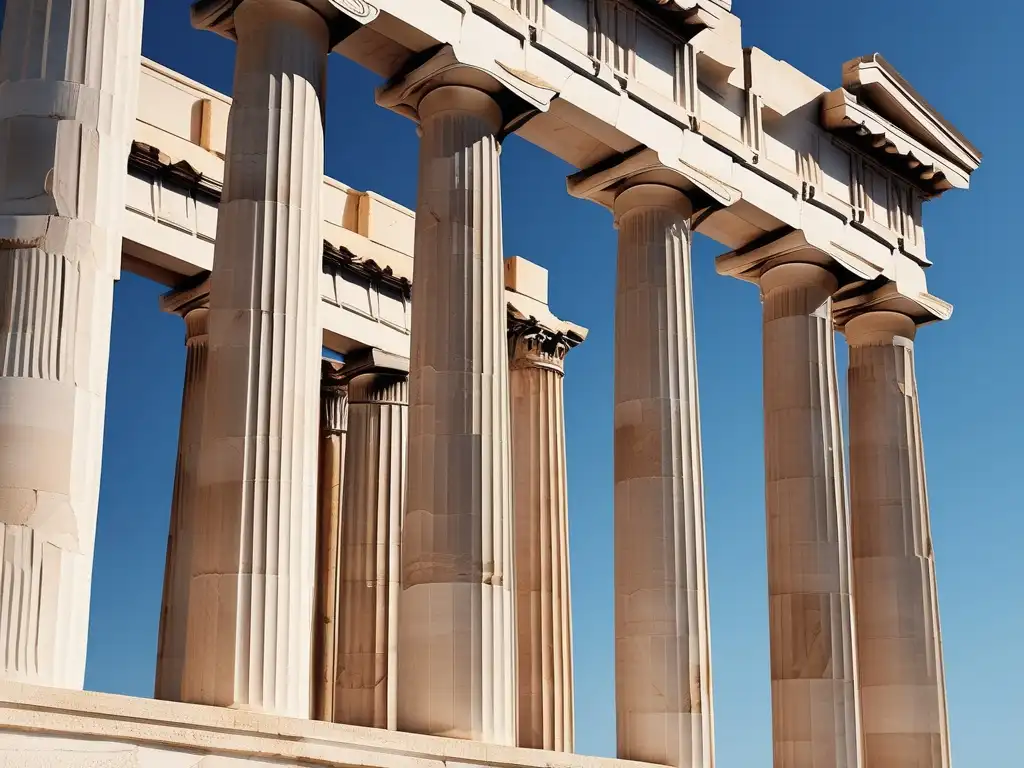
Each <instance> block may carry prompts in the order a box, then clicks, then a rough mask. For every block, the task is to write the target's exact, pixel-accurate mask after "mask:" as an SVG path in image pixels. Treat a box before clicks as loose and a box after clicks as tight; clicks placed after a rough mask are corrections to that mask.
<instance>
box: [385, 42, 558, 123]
mask: <svg viewBox="0 0 1024 768" xmlns="http://www.w3.org/2000/svg"><path fill="white" fill-rule="evenodd" d="M443 85H463V86H467V87H470V88H476V89H477V90H480V91H483V92H485V93H488V94H491V95H492V96H493V97H494V100H495V102H497V104H498V106H499V107H501V111H502V115H503V119H504V123H505V125H504V129H503V135H505V134H508V133H511V132H513V131H515V130H516V129H517V128H519V127H521V126H522V125H523V124H524V123H525V122H526V121H527V120H529V119H530V118H531V117H533V116H534V115H536V114H538V113H541V112H547V111H548V108H549V107H550V105H551V102H552V100H554V98H555V97H556V96H558V89H556V88H555V87H554V86H553V85H551V84H550V83H547V82H544V81H543V80H541V79H540V78H538V77H537V76H536V75H533V74H531V73H529V72H525V71H522V70H520V69H518V68H516V67H515V66H513V65H512V64H510V63H507V62H502V61H499V60H497V59H495V58H494V55H493V52H488V51H486V50H482V49H479V48H477V47H476V45H475V44H474V43H473V42H472V41H466V42H462V43H458V44H456V45H450V44H446V45H442V46H439V47H437V48H434V49H431V50H430V51H429V52H427V53H426V54H425V55H423V56H414V57H412V59H410V61H409V64H408V65H407V66H406V67H405V68H403V69H402V70H400V71H399V72H397V73H396V74H395V76H394V77H392V78H391V79H390V80H389V81H388V82H387V83H385V84H384V85H382V86H380V87H378V88H377V91H376V94H375V98H376V102H377V104H378V105H379V106H382V107H384V108H385V109H390V110H393V111H394V112H397V113H399V114H401V115H404V116H405V117H408V118H410V119H411V120H414V121H416V122H419V114H418V109H419V103H420V101H421V100H422V99H423V97H424V96H426V95H427V94H428V93H429V92H430V91H432V90H433V89H435V88H437V87H440V86H443Z"/></svg>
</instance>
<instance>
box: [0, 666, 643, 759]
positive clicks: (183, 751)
mask: <svg viewBox="0 0 1024 768" xmlns="http://www.w3.org/2000/svg"><path fill="white" fill-rule="evenodd" d="M0 718H2V723H3V725H2V726H0V765H3V766H5V768H251V766H253V765H255V766H258V767H261V766H268V768H269V766H271V765H272V766H274V768H298V767H299V766H310V765H321V766H327V765H333V766H361V767H362V768H477V767H478V768H551V766H558V767H559V768H641V766H643V765H645V764H642V763H632V762H627V761H622V760H613V759H608V758H600V757H585V756H582V755H569V754H562V753H555V752H546V751H543V750H536V749H522V748H519V747H508V746H500V745H495V744H484V743H481V742H476V741H469V740H465V739H447V738H441V737H437V736H424V735H419V734H413V733H399V732H396V731H387V730H383V729H380V728H363V727H359V726H351V725H342V724H339V723H324V722H319V721H315V720H301V719H297V718H290V717H280V716H276V715H268V714H260V713H255V712H247V711H242V710H237V709H228V708H222V707H206V706H199V705H192V704H180V703H176V702H167V701H158V700H154V699H139V698H133V697H129V696H114V695H111V694H102V693H91V692H81V691H66V690H58V689H52V688H42V687H38V686H29V685H20V684H16V683H0Z"/></svg>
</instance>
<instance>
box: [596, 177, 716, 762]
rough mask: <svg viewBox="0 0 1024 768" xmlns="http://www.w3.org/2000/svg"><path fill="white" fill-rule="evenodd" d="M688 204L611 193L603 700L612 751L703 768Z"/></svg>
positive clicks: (707, 724)
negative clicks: (610, 558) (611, 648)
mask: <svg viewBox="0 0 1024 768" xmlns="http://www.w3.org/2000/svg"><path fill="white" fill-rule="evenodd" d="M691 211H692V209H691V206H690V203H689V201H688V200H687V199H686V197H684V196H683V194H682V193H681V192H679V191H677V190H675V189H672V188H670V187H666V186H661V185H656V184H641V185H638V186H634V187H630V188H629V189H627V190H625V191H624V192H622V193H620V194H619V196H618V197H617V199H616V200H615V217H616V223H617V226H618V230H619V266H618V283H617V289H616V300H615V683H616V697H615V698H616V713H617V721H618V756H619V757H620V758H625V759H629V760H641V761H644V762H650V763H659V764H662V765H670V766H675V767H676V768H698V767H700V768H711V766H712V765H713V764H714V756H713V740H714V739H713V735H714V734H713V726H712V705H711V642H710V628H709V623H708V593H707V564H706V557H705V542H704V488H703V473H702V468H701V445H700V414H699V410H698V404H697V357H696V350H695V347H694V330H693V293H692V286H691V279H690V226H689V217H690V215H691Z"/></svg>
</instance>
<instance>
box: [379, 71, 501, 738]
mask: <svg viewBox="0 0 1024 768" xmlns="http://www.w3.org/2000/svg"><path fill="white" fill-rule="evenodd" d="M419 116H420V130H421V134H422V138H421V140H420V169H419V172H420V179H419V201H418V205H417V213H416V246H415V259H416V275H417V276H416V298H415V299H414V300H413V302H412V307H413V309H412V312H413V317H412V359H411V364H410V372H409V387H410V390H409V405H410V413H409V498H408V508H407V511H406V515H405V522H404V524H403V531H402V596H401V600H400V620H399V630H398V631H399V650H398V688H399V690H400V691H401V696H400V697H399V701H398V728H399V729H400V730H403V731H412V732H418V733H429V734H435V735H443V736H453V737H457V738H466V739H474V740H478V741H486V742H491V743H495V744H513V743H514V742H515V737H516V736H515V731H516V716H515V695H516V694H515V682H514V681H515V647H514V645H513V643H514V634H513V633H514V631H515V629H514V626H515V625H514V617H513V612H514V607H513V595H514V590H513V582H512V571H511V565H512V527H511V526H512V487H511V482H510V466H509V465H510V455H509V452H510V444H509V401H508V353H507V346H506V339H505V332H506V317H505V313H506V309H505V294H504V282H503V264H502V249H501V185H500V175H499V171H498V140H497V138H496V134H497V132H498V131H499V130H500V128H501V123H502V118H501V112H500V110H499V108H498V106H497V105H496V104H495V103H494V101H493V100H492V99H491V97H490V96H488V95H487V94H484V93H482V92H480V91H477V90H474V89H471V88H466V87H461V86H445V87H441V88H438V89H437V90H434V91H432V92H430V93H429V94H428V95H427V96H426V97H425V98H424V99H423V101H422V102H421V103H420V107H419Z"/></svg>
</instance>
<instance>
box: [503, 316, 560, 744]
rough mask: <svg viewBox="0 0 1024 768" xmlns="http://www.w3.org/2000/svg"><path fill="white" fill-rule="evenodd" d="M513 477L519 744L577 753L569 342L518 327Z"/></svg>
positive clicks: (512, 377) (513, 346)
mask: <svg viewBox="0 0 1024 768" xmlns="http://www.w3.org/2000/svg"><path fill="white" fill-rule="evenodd" d="M510 341H511V357H512V360H511V371H510V373H509V378H510V393H511V398H512V478H513V483H514V484H513V498H514V501H515V536H516V547H515V558H516V559H515V567H516V635H517V648H518V673H519V683H518V687H519V697H518V698H519V742H518V744H519V746H520V747H530V748H533V749H549V750H555V751H558V752H572V750H573V728H574V724H573V678H572V613H571V610H570V599H569V503H568V493H567V491H568V489H567V487H566V469H565V397H564V392H563V381H562V379H563V374H564V369H563V365H564V357H565V354H566V352H567V351H568V345H567V344H566V343H565V342H564V341H563V340H561V339H560V338H558V337H557V336H553V335H552V334H550V333H547V332H543V331H537V330H536V329H529V328H526V329H522V330H512V331H511V332H510Z"/></svg>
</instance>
